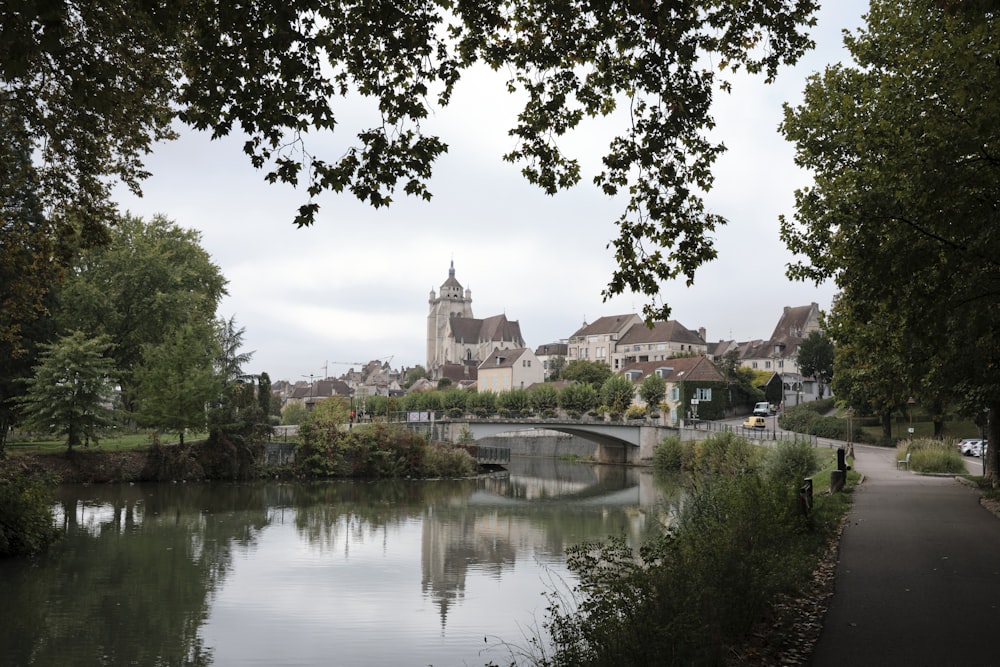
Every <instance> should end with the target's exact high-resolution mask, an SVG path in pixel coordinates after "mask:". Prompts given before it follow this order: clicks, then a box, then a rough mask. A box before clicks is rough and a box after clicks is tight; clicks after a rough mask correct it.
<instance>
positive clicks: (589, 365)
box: [561, 359, 611, 389]
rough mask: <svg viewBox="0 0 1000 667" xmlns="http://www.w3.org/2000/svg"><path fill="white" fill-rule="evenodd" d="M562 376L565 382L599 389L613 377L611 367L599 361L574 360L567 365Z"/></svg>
mask: <svg viewBox="0 0 1000 667" xmlns="http://www.w3.org/2000/svg"><path fill="white" fill-rule="evenodd" d="M561 375H562V379H563V380H568V381H570V382H579V383H581V384H589V385H592V386H593V387H594V388H595V389H597V388H599V387H600V386H601V385H602V384H604V381H605V380H607V379H608V378H609V377H611V367H610V366H608V365H607V364H605V363H601V362H599V361H590V360H589V359H573V360H572V361H570V362H569V363H568V364H566V367H565V368H563V370H562V374H561Z"/></svg>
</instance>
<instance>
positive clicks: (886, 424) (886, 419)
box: [882, 410, 892, 442]
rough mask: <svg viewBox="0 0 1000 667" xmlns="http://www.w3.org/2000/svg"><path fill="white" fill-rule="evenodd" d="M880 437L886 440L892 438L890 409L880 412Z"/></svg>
mask: <svg viewBox="0 0 1000 667" xmlns="http://www.w3.org/2000/svg"><path fill="white" fill-rule="evenodd" d="M882 439H883V440H885V441H886V442H888V441H890V440H892V410H886V411H885V412H883V413H882Z"/></svg>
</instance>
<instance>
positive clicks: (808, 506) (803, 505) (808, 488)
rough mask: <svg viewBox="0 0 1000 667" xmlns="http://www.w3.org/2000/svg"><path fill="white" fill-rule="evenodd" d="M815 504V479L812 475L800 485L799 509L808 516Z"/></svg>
mask: <svg viewBox="0 0 1000 667" xmlns="http://www.w3.org/2000/svg"><path fill="white" fill-rule="evenodd" d="M812 506H813V481H812V477H806V478H805V481H804V483H803V484H802V486H800V487H799V509H800V510H801V511H802V513H803V514H804V515H806V516H809V512H811V511H812Z"/></svg>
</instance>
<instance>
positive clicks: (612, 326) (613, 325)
mask: <svg viewBox="0 0 1000 667" xmlns="http://www.w3.org/2000/svg"><path fill="white" fill-rule="evenodd" d="M638 317H639V316H638V315H635V314H634V313H632V314H628V315H606V316H604V317H601V318H598V319H597V320H595V321H593V322H591V323H590V324H586V323H584V325H583V326H582V327H580V328H579V329H577V331H576V333H574V334H573V337H574V338H575V337H577V336H594V335H597V334H610V333H619V332H620V331H621V330H622V329H624V328H626V327H627V326H628V325H629V323H634V321H635V319H636V318H638Z"/></svg>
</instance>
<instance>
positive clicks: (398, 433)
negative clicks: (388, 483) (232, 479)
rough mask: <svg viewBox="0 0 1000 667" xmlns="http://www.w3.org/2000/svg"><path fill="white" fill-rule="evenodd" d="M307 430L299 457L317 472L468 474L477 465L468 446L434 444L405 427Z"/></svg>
mask: <svg viewBox="0 0 1000 667" xmlns="http://www.w3.org/2000/svg"><path fill="white" fill-rule="evenodd" d="M304 431H305V432H304V433H303V437H302V440H303V441H302V444H300V445H299V447H298V452H297V457H296V461H297V464H298V466H299V469H300V471H301V473H302V474H304V475H308V476H312V477H377V478H386V477H390V478H391V477H446V476H456V477H464V476H468V475H469V474H471V473H472V472H473V471H474V469H475V466H474V464H473V462H472V459H471V457H469V455H468V454H467V453H465V452H464V451H463V450H460V449H457V448H455V449H454V450H451V448H443V447H440V446H432V445H429V444H428V443H427V441H426V440H424V438H422V437H421V436H419V435H417V434H415V433H413V432H411V431H409V430H407V429H405V428H400V427H395V426H387V425H385V424H365V425H363V426H359V427H355V428H354V429H352V430H350V431H343V430H339V429H329V430H322V429H317V428H315V426H311V427H309V428H305V429H304Z"/></svg>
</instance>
